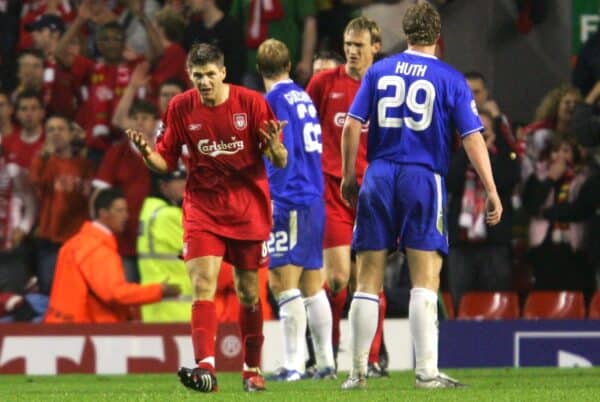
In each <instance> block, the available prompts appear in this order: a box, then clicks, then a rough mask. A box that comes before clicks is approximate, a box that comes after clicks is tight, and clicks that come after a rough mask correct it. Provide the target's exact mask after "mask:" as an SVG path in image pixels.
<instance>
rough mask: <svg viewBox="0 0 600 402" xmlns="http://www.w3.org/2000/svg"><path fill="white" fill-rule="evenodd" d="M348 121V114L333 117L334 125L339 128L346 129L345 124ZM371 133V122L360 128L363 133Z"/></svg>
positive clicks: (338, 114) (337, 114)
mask: <svg viewBox="0 0 600 402" xmlns="http://www.w3.org/2000/svg"><path fill="white" fill-rule="evenodd" d="M345 121H346V113H342V112H339V113H336V114H335V116H333V123H334V124H335V125H336V126H338V127H344V122H345ZM368 131H369V122H366V123H365V124H363V125H362V126H361V128H360V132H361V133H366V132H368Z"/></svg>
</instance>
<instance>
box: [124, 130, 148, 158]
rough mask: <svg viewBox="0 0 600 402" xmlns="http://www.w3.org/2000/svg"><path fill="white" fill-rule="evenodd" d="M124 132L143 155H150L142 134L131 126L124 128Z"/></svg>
mask: <svg viewBox="0 0 600 402" xmlns="http://www.w3.org/2000/svg"><path fill="white" fill-rule="evenodd" d="M125 134H127V137H128V138H129V139H130V140H131V142H133V145H135V147H136V148H137V149H138V150H139V151H140V152H141V153H142V155H143V156H144V157H146V156H148V155H150V147H149V146H148V142H147V141H146V139H145V138H144V134H142V133H141V132H139V131H137V130H133V129H131V128H128V129H127V130H125Z"/></svg>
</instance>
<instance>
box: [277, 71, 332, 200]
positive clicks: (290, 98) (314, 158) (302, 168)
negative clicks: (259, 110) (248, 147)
mask: <svg viewBox="0 0 600 402" xmlns="http://www.w3.org/2000/svg"><path fill="white" fill-rule="evenodd" d="M266 97H267V102H269V105H270V106H271V108H272V109H273V112H274V113H275V116H277V119H278V120H281V121H287V125H286V126H285V127H284V128H283V145H285V148H286V149H287V151H288V158H287V165H286V167H285V168H283V169H280V168H277V167H274V166H273V165H271V163H270V162H268V161H266V164H267V171H268V174H269V185H270V188H271V197H272V198H273V202H274V203H275V204H281V205H285V206H294V205H310V204H311V202H312V200H314V199H315V198H322V197H323V173H322V172H321V153H322V152H323V144H322V143H321V125H320V124H319V118H318V116H317V109H316V108H315V106H314V105H313V102H312V101H311V99H310V97H309V96H308V94H307V93H306V92H304V90H302V88H300V87H299V86H298V85H296V84H294V82H293V81H292V80H285V81H280V82H278V83H276V84H275V85H274V86H273V88H272V89H271V91H269V93H268V94H267V95H266Z"/></svg>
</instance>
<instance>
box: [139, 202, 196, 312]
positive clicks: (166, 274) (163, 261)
mask: <svg viewBox="0 0 600 402" xmlns="http://www.w3.org/2000/svg"><path fill="white" fill-rule="evenodd" d="M182 250H183V226H182V210H181V208H180V207H178V206H175V205H170V204H169V203H167V202H166V201H165V200H163V199H160V198H156V197H148V198H146V199H145V200H144V204H143V206H142V211H141V213H140V227H139V230H138V238H137V252H138V264H139V270H140V282H141V283H142V284H147V283H157V282H168V283H174V284H175V283H176V284H178V285H179V286H181V296H180V297H179V298H178V299H177V300H167V301H161V302H159V303H154V304H147V305H144V306H142V321H144V322H178V321H181V322H189V321H190V318H191V300H192V286H191V283H190V279H189V276H188V273H187V270H186V268H185V264H184V263H183V260H181V259H180V258H179V255H180V254H181V252H182Z"/></svg>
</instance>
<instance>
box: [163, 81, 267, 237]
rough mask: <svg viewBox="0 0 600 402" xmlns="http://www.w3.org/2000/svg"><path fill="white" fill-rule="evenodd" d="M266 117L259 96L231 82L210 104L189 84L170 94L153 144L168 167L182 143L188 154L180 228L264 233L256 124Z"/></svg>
mask: <svg viewBox="0 0 600 402" xmlns="http://www.w3.org/2000/svg"><path fill="white" fill-rule="evenodd" d="M270 119H273V120H274V119H275V117H274V115H273V112H272V111H271V109H270V108H269V105H268V104H267V102H266V100H265V99H264V97H263V96H262V95H261V94H259V93H258V92H255V91H251V90H249V89H246V88H243V87H239V86H236V85H229V98H228V99H227V100H226V101H225V102H223V103H222V104H220V105H217V106H214V107H209V106H205V105H203V104H202V102H201V101H200V94H199V93H198V90H197V89H195V88H194V89H191V90H188V91H186V92H184V93H182V94H180V95H177V96H176V97H175V98H173V99H172V100H171V102H170V103H169V107H168V109H167V112H166V113H165V118H164V119H163V121H164V127H163V130H162V134H161V135H160V136H159V139H158V143H157V147H156V149H157V151H158V152H159V153H160V154H161V155H162V156H163V158H165V160H166V161H167V163H168V164H169V168H170V169H175V168H176V167H177V163H178V159H179V157H180V156H181V154H182V147H183V152H184V153H188V155H189V157H188V158H189V159H188V162H187V165H188V167H189V169H190V171H189V172H188V179H187V184H186V193H185V198H184V205H183V211H184V229H186V230H187V229H189V228H194V229H197V230H205V231H208V232H212V233H214V234H217V235H220V236H224V237H228V238H231V239H240V240H266V239H267V238H268V237H269V232H270V230H271V198H270V195H269V185H268V182H267V174H266V170H265V165H264V162H263V157H262V148H263V142H262V140H261V137H260V134H259V132H258V129H259V128H260V127H261V125H262V124H263V123H264V122H265V121H266V120H270Z"/></svg>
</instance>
